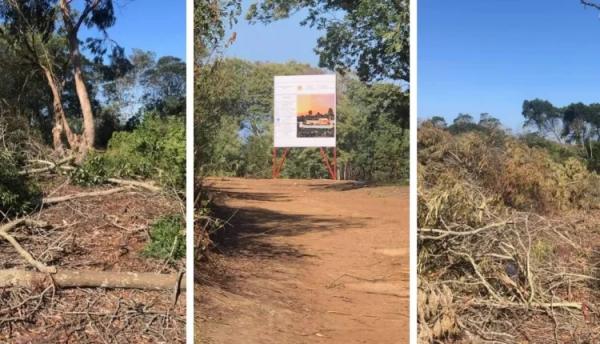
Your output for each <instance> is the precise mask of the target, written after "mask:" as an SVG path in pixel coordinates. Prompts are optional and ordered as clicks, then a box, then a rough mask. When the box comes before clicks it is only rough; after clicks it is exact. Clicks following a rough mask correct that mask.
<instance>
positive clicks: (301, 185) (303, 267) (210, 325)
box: [196, 178, 409, 344]
mask: <svg viewBox="0 0 600 344" xmlns="http://www.w3.org/2000/svg"><path fill="white" fill-rule="evenodd" d="M204 183H205V186H206V187H207V188H208V189H209V190H211V191H212V193H213V195H215V196H214V197H215V203H216V204H217V205H218V207H217V209H219V215H220V216H221V218H225V219H230V220H229V225H227V226H226V228H225V229H224V230H223V231H222V232H221V233H220V235H221V236H220V238H219V240H218V247H217V251H218V253H216V254H214V255H213V259H212V261H211V262H210V263H206V264H204V266H200V267H197V272H196V274H197V276H196V279H197V281H198V287H197V289H196V300H197V306H196V342H199V343H207V344H208V343H214V344H217V343H219V344H220V343H383V344H384V343H406V342H408V324H409V321H408V295H409V290H408V272H409V266H408V238H409V235H408V213H409V211H408V188H407V187H365V188H357V185H355V184H352V183H346V182H333V181H322V180H319V181H316V180H249V179H236V178H211V179H207V180H205V182H204Z"/></svg>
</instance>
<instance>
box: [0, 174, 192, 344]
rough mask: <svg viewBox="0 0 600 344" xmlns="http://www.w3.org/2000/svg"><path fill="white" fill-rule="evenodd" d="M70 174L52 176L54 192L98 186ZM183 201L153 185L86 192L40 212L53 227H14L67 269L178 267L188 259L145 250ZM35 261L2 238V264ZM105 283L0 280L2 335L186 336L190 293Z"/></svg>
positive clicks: (26, 338) (34, 338)
mask: <svg viewBox="0 0 600 344" xmlns="http://www.w3.org/2000/svg"><path fill="white" fill-rule="evenodd" d="M106 188H110V187H95V188H82V187H77V186H73V185H69V184H68V183H67V181H66V180H65V179H64V178H53V179H52V181H50V182H46V183H45V184H44V190H46V195H48V196H61V195H70V194H76V193H79V192H90V191H98V190H102V189H106ZM177 204H178V203H177V201H176V200H174V199H172V198H171V197H167V196H165V195H161V194H156V193H148V192H145V191H134V190H132V191H126V192H121V193H117V194H113V195H109V196H101V197H92V198H82V199H78V200H72V201H67V202H61V203H58V204H56V205H52V206H48V207H45V208H44V209H41V210H40V211H38V212H36V213H35V214H32V217H33V218H34V219H39V220H43V221H46V222H48V223H49V224H50V225H51V227H49V228H26V227H21V228H18V229H16V230H14V231H11V234H13V235H14V237H15V238H16V239H17V240H18V241H19V242H20V244H21V245H22V246H23V247H24V248H25V249H27V250H28V251H29V252H31V254H32V255H33V256H34V257H35V258H36V259H38V260H40V261H41V262H43V263H45V264H46V265H49V266H55V267H58V268H63V269H80V270H98V271H123V272H125V271H130V272H161V273H173V272H177V271H179V270H181V269H183V262H178V263H176V264H173V263H165V261H163V260H161V259H153V258H148V257H146V256H144V255H143V250H144V247H145V245H146V243H147V242H148V241H149V234H148V230H149V227H150V225H151V224H152V223H153V222H154V221H155V220H156V219H158V218H159V217H160V216H162V215H166V214H172V213H174V212H178V211H180V209H179V207H178V205H177ZM10 268H18V269H27V270H30V269H31V267H30V266H29V265H28V264H27V263H26V262H25V261H24V260H23V259H22V258H21V257H20V256H19V255H18V254H17V253H16V252H15V250H14V248H13V247H12V246H11V245H10V244H8V243H7V242H6V241H3V240H0V269H10ZM173 301H174V297H173V292H172V291H148V290H124V289H103V288H73V289H59V288H55V287H53V286H52V285H48V286H40V288H39V290H26V289H21V288H4V289H2V288H0V343H23V344H25V343H183V342H185V293H182V294H181V295H179V297H178V299H177V303H176V304H173Z"/></svg>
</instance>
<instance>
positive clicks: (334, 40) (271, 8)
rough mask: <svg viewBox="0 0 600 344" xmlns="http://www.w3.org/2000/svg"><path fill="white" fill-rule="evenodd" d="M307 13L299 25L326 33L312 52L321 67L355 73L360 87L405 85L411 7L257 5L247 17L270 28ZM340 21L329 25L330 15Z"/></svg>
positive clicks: (396, 0)
mask: <svg viewBox="0 0 600 344" xmlns="http://www.w3.org/2000/svg"><path fill="white" fill-rule="evenodd" d="M302 9H307V10H308V11H307V13H308V15H307V17H306V18H305V19H304V20H303V21H302V22H301V24H302V25H309V26H311V27H316V28H318V29H319V30H322V31H323V32H324V35H323V36H322V37H320V38H319V40H318V43H317V47H316V49H315V51H316V52H317V54H319V66H320V67H324V68H328V69H331V70H337V71H338V72H348V71H352V70H354V71H355V72H356V74H357V75H358V76H359V77H360V79H361V80H363V81H373V80H382V79H394V80H403V81H408V80H409V31H410V30H409V4H408V1H404V0H360V1H338V0H320V1H303V0H292V1H290V0H261V1H258V2H257V3H255V4H252V5H251V6H250V8H249V10H248V13H247V14H246V17H247V18H248V19H250V20H251V21H253V22H254V21H260V22H263V23H270V22H273V21H276V20H280V19H284V18H288V17H290V16H291V15H292V14H294V13H296V12H298V11H300V10H302ZM332 13H335V14H336V15H335V17H338V16H339V14H343V15H342V16H341V18H340V19H339V20H332V17H333V14H332Z"/></svg>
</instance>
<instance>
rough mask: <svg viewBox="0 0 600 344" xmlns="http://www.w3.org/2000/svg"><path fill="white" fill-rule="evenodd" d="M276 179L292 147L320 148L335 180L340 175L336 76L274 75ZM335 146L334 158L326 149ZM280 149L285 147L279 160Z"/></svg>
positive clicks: (274, 156) (274, 163)
mask: <svg viewBox="0 0 600 344" xmlns="http://www.w3.org/2000/svg"><path fill="white" fill-rule="evenodd" d="M273 114H274V116H273V128H274V129H273V178H277V177H279V173H280V172H281V169H282V168H283V164H284V163H285V159H286V156H287V153H288V152H289V148H292V147H319V148H320V149H321V155H322V157H323V162H324V164H325V166H326V167H327V170H328V171H329V174H330V176H331V178H332V179H337V176H336V174H337V173H336V169H337V166H336V165H337V164H336V155H337V154H336V148H335V147H336V140H335V139H336V76H335V74H323V75H288V76H275V78H274V111H273ZM326 147H333V161H332V162H330V161H329V157H328V155H327V153H326V151H325V149H324V148H326ZM277 148H284V151H283V156H282V157H281V160H279V161H278V158H277V155H278V152H277Z"/></svg>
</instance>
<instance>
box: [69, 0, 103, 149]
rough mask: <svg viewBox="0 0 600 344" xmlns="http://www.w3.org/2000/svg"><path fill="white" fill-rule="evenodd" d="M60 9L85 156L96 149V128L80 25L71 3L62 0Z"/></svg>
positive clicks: (81, 143)
mask: <svg viewBox="0 0 600 344" xmlns="http://www.w3.org/2000/svg"><path fill="white" fill-rule="evenodd" d="M60 8H61V11H62V14H63V21H64V24H65V28H66V31H67V37H68V41H69V54H70V58H71V64H72V66H73V79H74V81H75V91H76V92H77V98H78V99H79V106H80V108H81V115H82V116H83V135H82V137H81V142H80V145H81V147H80V154H81V155H82V156H85V155H86V154H87V152H88V151H89V150H90V149H91V148H93V147H94V141H95V137H96V128H95V124H94V113H93V111H92V103H91V101H90V96H89V93H88V90H87V86H86V84H85V78H84V76H83V70H82V68H81V52H80V50H79V39H78V38H77V31H78V30H79V23H78V24H74V22H73V18H72V17H71V16H72V13H71V7H70V2H69V1H66V0H61V1H60ZM82 156H80V158H82Z"/></svg>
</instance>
